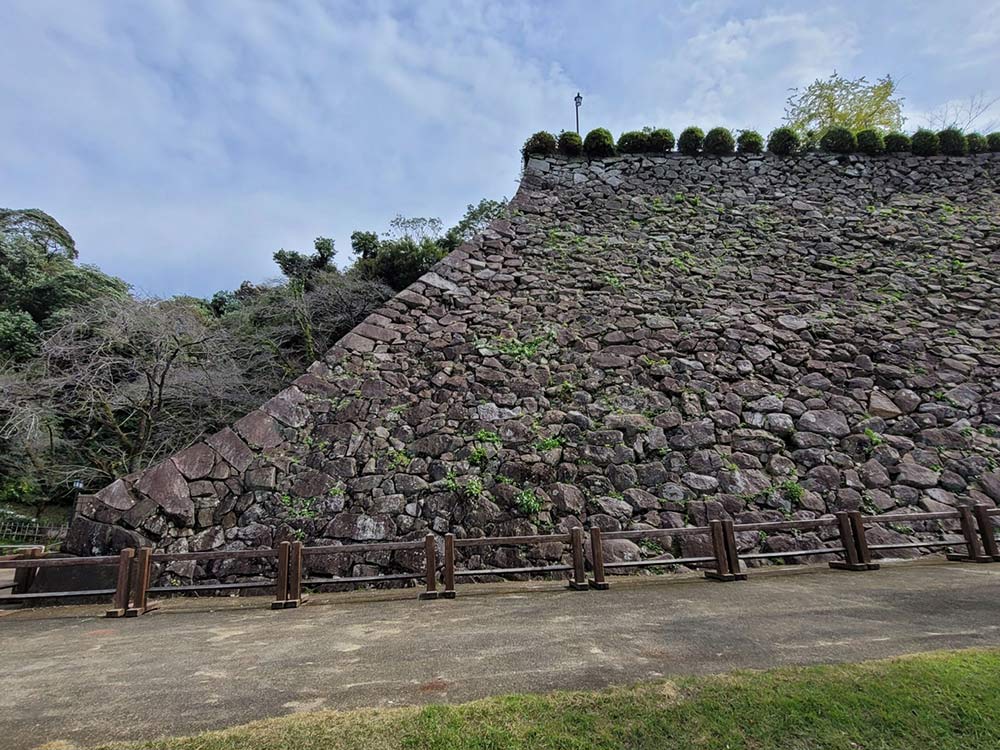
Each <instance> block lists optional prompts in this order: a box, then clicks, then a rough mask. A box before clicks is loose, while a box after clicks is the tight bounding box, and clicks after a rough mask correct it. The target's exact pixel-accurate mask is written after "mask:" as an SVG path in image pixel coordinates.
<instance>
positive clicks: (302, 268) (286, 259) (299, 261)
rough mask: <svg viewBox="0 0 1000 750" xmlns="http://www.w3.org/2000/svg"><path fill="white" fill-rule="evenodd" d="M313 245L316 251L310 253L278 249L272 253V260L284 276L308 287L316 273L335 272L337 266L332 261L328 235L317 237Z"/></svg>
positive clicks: (332, 252) (331, 243)
mask: <svg viewBox="0 0 1000 750" xmlns="http://www.w3.org/2000/svg"><path fill="white" fill-rule="evenodd" d="M313 247H314V248H316V252H315V253H313V254H312V255H306V254H305V253H299V252H295V251H294V250H278V251H277V252H276V253H275V254H274V262H275V263H277V264H278V268H280V269H281V272H282V273H283V274H284V275H285V278H287V279H294V280H296V281H300V282H301V283H302V284H304V285H305V286H307V287H308V286H310V285H311V284H312V280H313V278H314V277H315V276H316V275H317V274H320V273H330V272H333V273H336V272H337V267H336V266H335V265H334V263H333V256H334V249H333V240H331V239H330V238H329V237H317V238H316V241H315V242H314V243H313Z"/></svg>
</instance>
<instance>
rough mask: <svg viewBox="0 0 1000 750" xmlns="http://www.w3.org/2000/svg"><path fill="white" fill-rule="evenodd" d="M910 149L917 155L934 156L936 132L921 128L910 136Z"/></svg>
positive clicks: (936, 144) (936, 139) (935, 151)
mask: <svg viewBox="0 0 1000 750" xmlns="http://www.w3.org/2000/svg"><path fill="white" fill-rule="evenodd" d="M910 150H911V151H912V152H913V153H915V154H916V155H917V156H934V154H936V153H937V152H938V137H937V133H935V132H934V131H933V130H927V129H925V128H921V129H920V130H918V131H917V132H916V133H914V134H913V137H912V138H910Z"/></svg>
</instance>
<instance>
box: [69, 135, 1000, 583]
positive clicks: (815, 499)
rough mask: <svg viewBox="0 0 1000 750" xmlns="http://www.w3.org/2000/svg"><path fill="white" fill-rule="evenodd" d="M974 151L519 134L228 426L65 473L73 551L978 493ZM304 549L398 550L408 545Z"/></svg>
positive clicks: (980, 423)
mask: <svg viewBox="0 0 1000 750" xmlns="http://www.w3.org/2000/svg"><path fill="white" fill-rule="evenodd" d="M998 171H1000V158H998V156H997V155H992V154H984V155H977V156H970V157H961V158H951V157H937V158H917V157H908V156H906V157H904V156H898V157H897V156H889V157H861V156H850V157H837V156H831V155H827V154H823V155H809V156H804V157H801V158H784V159H782V158H776V157H772V156H762V157H746V156H734V157H727V158H707V157H700V158H689V157H683V156H679V155H672V156H666V157H655V158H652V157H643V156H632V157H623V158H616V159H607V160H601V161H594V162H588V161H586V160H564V159H558V158H553V159H544V160H543V159H534V160H532V163H530V164H529V165H528V167H527V169H526V172H525V175H524V178H523V180H522V184H521V187H520V189H519V191H518V194H517V196H516V197H515V199H514V201H513V203H512V209H513V210H512V215H511V217H510V218H509V220H506V221H498V222H495V223H494V224H493V225H492V226H491V227H490V229H488V230H487V231H486V232H485V233H484V234H483V235H482V236H481V237H478V238H476V239H475V241H474V242H472V243H470V244H466V245H463V246H462V247H461V248H459V249H458V250H456V251H455V252H453V253H451V254H450V255H449V256H448V257H446V258H445V259H444V260H442V261H441V263H440V264H438V265H437V266H436V267H435V268H434V270H433V271H432V272H431V273H428V274H426V275H425V276H424V277H423V278H421V279H420V280H419V281H417V282H416V283H414V284H413V285H411V286H410V287H409V288H408V289H407V290H405V291H403V292H401V293H400V294H398V295H397V296H396V297H394V298H393V299H391V300H389V301H388V302H387V303H386V304H385V305H384V306H383V307H382V308H380V309H379V310H378V311H376V312H375V313H373V314H372V315H371V316H369V318H368V319H366V320H365V321H364V322H363V323H362V324H361V325H359V326H358V327H357V328H356V329H355V330H354V331H352V332H351V333H349V334H348V335H347V336H345V337H344V338H343V339H342V340H341V341H340V342H339V343H338V344H337V345H336V346H334V347H333V348H332V349H331V350H330V351H329V352H328V353H327V354H326V356H325V357H324V359H323V360H322V361H320V362H316V363H314V364H313V365H312V366H311V367H310V368H309V371H308V372H307V373H306V374H305V375H303V376H302V377H301V378H299V379H298V380H296V381H295V383H294V384H292V385H291V386H290V387H289V388H287V389H285V390H284V391H282V392H281V393H280V394H277V395H276V396H275V397H274V398H273V399H271V400H270V401H268V402H267V403H266V404H264V405H263V406H262V407H261V409H259V410H257V411H254V412H252V413H251V414H250V415H248V416H246V417H244V418H243V419H241V420H239V421H238V422H237V423H236V424H235V425H234V430H229V429H227V430H223V431H222V432H220V433H218V434H216V435H213V436H211V437H209V438H207V439H206V440H205V441H203V442H201V443H199V444H197V445H196V446H194V447H192V448H190V449H188V450H186V451H184V452H182V453H181V454H179V455H178V456H175V457H174V458H173V459H172V460H169V461H166V462H164V463H163V464H160V465H158V466H155V467H152V468H151V469H149V470H147V471H145V472H143V473H141V474H139V475H136V476H129V477H124V478H123V479H121V480H119V482H116V483H115V485H112V486H111V487H109V488H108V489H106V490H103V491H102V492H100V493H98V494H97V495H96V496H86V497H83V498H81V501H80V505H79V508H78V516H77V520H76V521H75V522H74V527H73V530H72V531H71V534H70V537H69V541H68V544H67V546H68V548H69V549H70V550H71V551H74V552H80V553H84V554H93V553H95V552H100V551H104V550H108V549H110V548H111V546H112V545H113V544H115V543H120V539H121V537H120V535H119V536H117V537H115V536H113V535H112V533H111V530H112V529H113V528H121V529H127V530H129V531H130V532H131V534H132V536H130V537H129V538H136V537H138V538H141V539H144V540H147V541H148V542H149V543H150V544H152V545H154V546H155V547H156V548H157V549H163V550H168V551H181V550H186V549H194V548H199V549H201V548H211V549H218V548H229V549H241V548H245V547H254V546H266V545H270V544H273V543H276V542H278V541H281V540H283V539H296V538H299V539H303V540H304V541H305V542H306V543H308V544H336V543H350V542H353V541H356V540H376V539H390V538H392V539H418V538H420V537H422V536H423V535H424V534H426V533H428V532H432V533H435V534H442V533H444V532H446V531H449V530H450V531H453V532H454V533H455V534H457V535H458V536H460V537H463V536H481V535H501V534H502V535H506V534H529V533H535V532H545V531H549V530H552V531H556V530H565V529H568V528H570V527H572V526H574V525H577V524H583V525H596V526H600V527H601V528H604V529H618V528H636V529H642V528H658V527H677V526H683V525H685V524H703V523H705V522H706V521H707V520H708V519H712V518H722V517H731V518H734V519H736V520H738V521H752V520H760V519H767V520H780V519H782V518H787V517H794V518H811V517H815V516H816V515H818V514H823V513H829V512H834V511H837V510H841V509H853V508H862V509H864V510H865V511H866V512H869V513H886V512H903V511H916V510H920V509H923V508H931V507H933V508H939V507H942V506H944V507H954V506H955V505H957V504H963V503H970V502H996V501H1000V474H998V472H997V463H998V459H1000V444H998V438H997V435H998V433H1000V307H998V302H997V300H998V299H1000V272H998V269H1000V196H998V184H997V173H998ZM484 431H485V432H484ZM477 434H478V437H477ZM494 436H495V437H494ZM528 491H530V492H533V493H534V497H535V499H537V500H538V501H539V502H540V503H541V510H540V511H539V512H527V511H525V510H523V509H522V505H523V502H522V501H523V498H524V497H525V493H526V492H528ZM952 530H953V529H951V528H946V529H942V528H941V527H940V526H939V525H938V524H935V523H925V524H921V525H919V528H908V527H903V528H898V527H892V526H887V527H886V528H884V529H880V530H879V531H877V532H875V534H876V536H877V535H881V536H882V537H885V538H893V539H895V538H897V537H898V538H904V537H905V538H907V539H930V538H940V534H941V533H942V532H950V531H952ZM741 536H745V537H746V538H741V539H740V540H738V541H739V544H740V548H741V549H743V550H762V551H767V550H772V549H783V550H795V549H805V548H812V547H815V546H816V545H817V543H822V544H834V543H835V540H834V538H833V536H832V530H830V531H829V532H827V531H824V532H823V533H822V534H820V535H819V537H808V538H800V537H798V536H797V535H794V534H789V535H775V536H772V537H771V538H770V539H763V538H761V536H760V535H741ZM116 539H117V540H119V541H118V542H115V540H116ZM706 541H707V540H698V539H695V538H688V539H686V540H685V542H684V545H686V546H682V545H681V544H677V545H675V546H674V548H673V549H667V550H660V549H657V548H656V545H646V546H643V545H639V546H637V547H636V548H635V549H632V548H628V549H615V550H613V551H612V550H610V549H609V553H611V552H613V553H614V554H615V555H617V556H629V555H643V556H647V557H650V556H658V555H662V554H674V555H678V554H703V553H704V547H705V542H706ZM622 546H624V545H622ZM469 553H470V555H472V557H470V558H469V559H468V560H466V561H465V564H466V565H468V566H469V567H476V566H480V567H483V568H486V567H491V566H493V565H495V564H503V563H507V562H514V561H517V560H523V559H532V560H537V561H541V560H552V559H554V557H556V558H558V557H560V556H561V557H562V559H565V558H566V553H565V550H563V551H562V552H559V551H558V550H554V549H550V548H548V547H546V548H544V549H542V548H540V549H538V550H535V551H529V550H522V551H515V550H503V551H495V552H494V551H490V550H479V549H470V550H469ZM914 554H916V552H915V551H914ZM524 556H527V558H524ZM315 564H316V566H317V567H316V569H314V570H312V571H311V573H312V574H331V575H332V574H337V575H349V574H356V575H357V574H371V572H372V571H378V570H383V571H390V570H392V571H398V570H412V569H414V562H413V557H412V555H410V554H409V553H406V554H402V553H398V554H397V553H392V554H390V553H383V554H369V555H330V556H326V558H325V559H324V560H318V559H317V561H316V563H315ZM417 567H419V565H418V566H417ZM173 572H174V574H177V571H176V570H175V571H173ZM183 572H184V576H185V577H186V576H190V577H193V578H198V579H207V580H216V579H222V580H234V579H238V578H240V577H241V576H247V575H254V574H261V573H263V574H268V572H269V570H268V569H266V568H265V569H263V570H261V569H256V568H254V567H253V565H252V564H251V562H250V561H213V562H211V563H209V564H207V565H204V566H190V570H186V569H185V570H184V571H183Z"/></svg>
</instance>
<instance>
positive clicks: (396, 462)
mask: <svg viewBox="0 0 1000 750" xmlns="http://www.w3.org/2000/svg"><path fill="white" fill-rule="evenodd" d="M386 458H388V459H389V464H390V465H391V466H392V468H394V469H395V470H396V471H402V470H404V469H408V468H409V467H410V464H411V463H412V462H413V456H411V455H410V454H408V453H407V452H406V451H401V450H397V449H395V448H390V449H389V450H387V451H386Z"/></svg>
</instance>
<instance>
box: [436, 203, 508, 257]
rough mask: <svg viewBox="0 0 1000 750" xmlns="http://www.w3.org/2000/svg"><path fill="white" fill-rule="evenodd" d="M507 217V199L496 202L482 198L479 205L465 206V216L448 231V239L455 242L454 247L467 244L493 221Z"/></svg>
mask: <svg viewBox="0 0 1000 750" xmlns="http://www.w3.org/2000/svg"><path fill="white" fill-rule="evenodd" d="M506 215H507V198H506V197H504V198H501V199H500V200H498V201H495V200H491V199H489V198H483V199H482V200H481V201H479V203H477V204H472V203H470V204H469V205H468V206H466V209H465V215H464V216H462V218H461V219H459V221H458V223H457V224H456V225H455V226H453V227H452V228H451V229H449V230H448V235H449V237H451V238H453V240H455V241H456V242H455V245H456V246H457V245H459V244H461V243H463V242H468V241H469V240H471V239H472V238H473V237H475V236H476V235H477V234H482V233H483V231H484V230H485V229H486V227H487V226H489V224H490V222H491V221H493V220H495V219H501V218H503V217H504V216H506Z"/></svg>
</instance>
